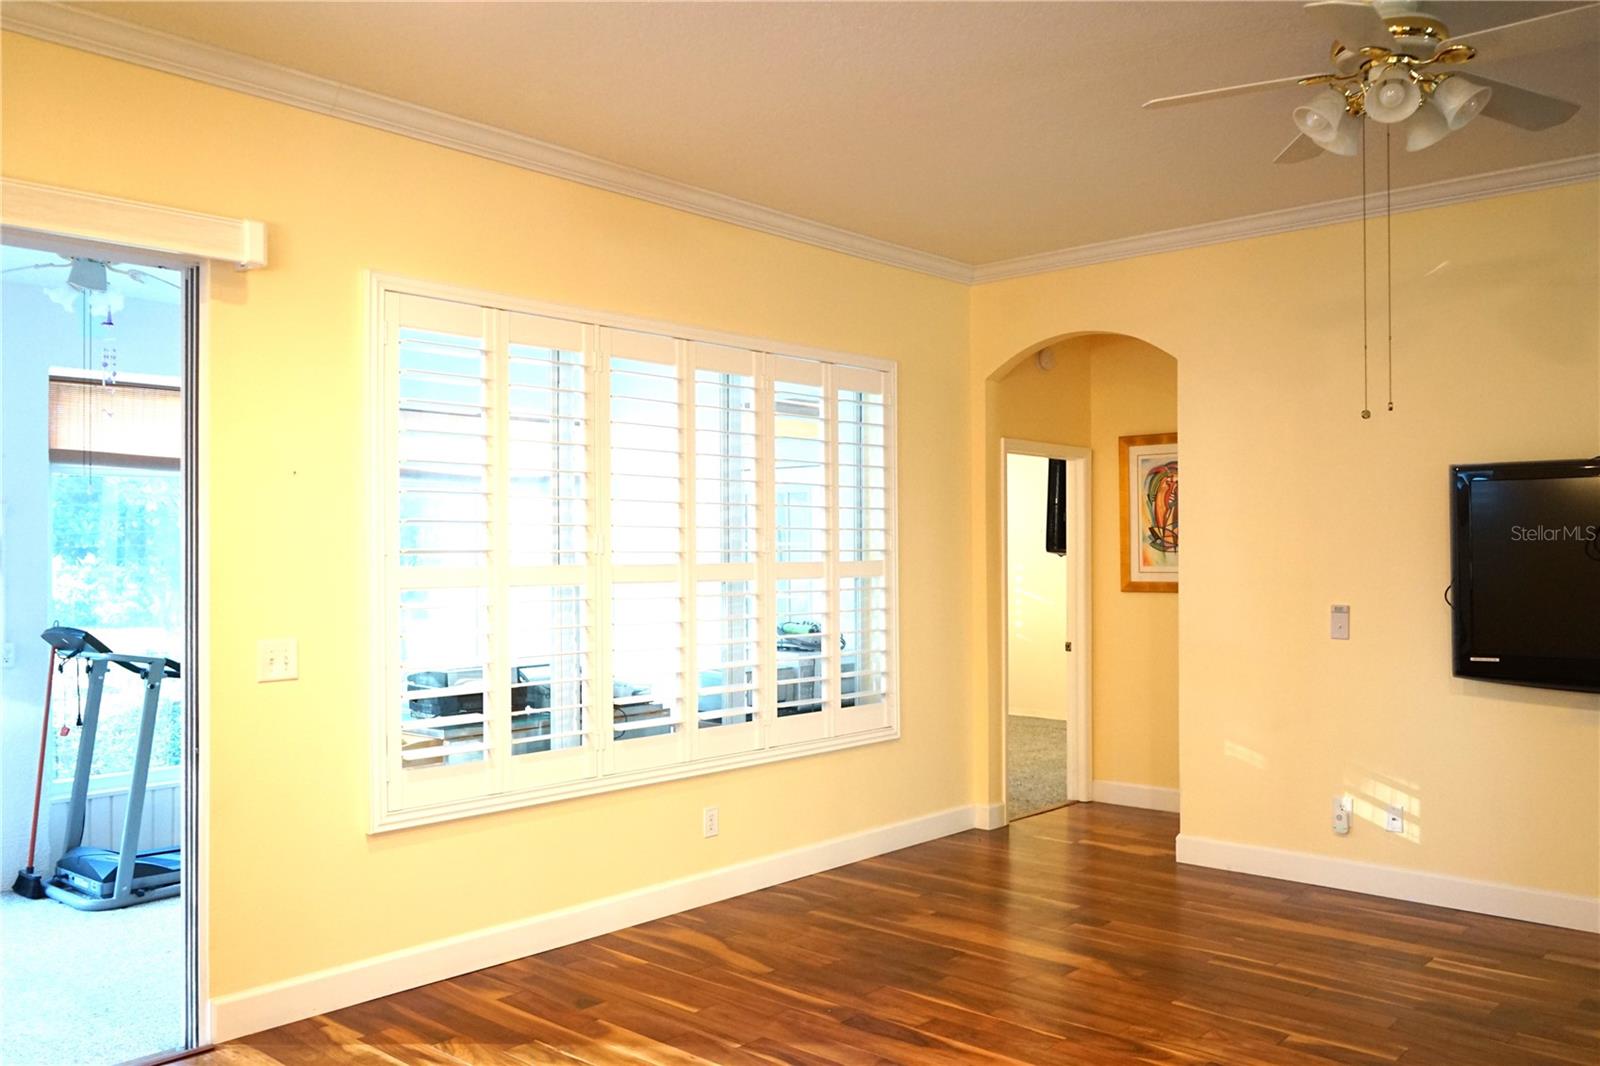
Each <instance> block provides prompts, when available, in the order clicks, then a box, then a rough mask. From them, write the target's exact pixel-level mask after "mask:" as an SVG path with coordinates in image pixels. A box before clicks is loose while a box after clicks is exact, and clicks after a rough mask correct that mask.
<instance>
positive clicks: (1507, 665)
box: [1450, 457, 1600, 692]
mask: <svg viewBox="0 0 1600 1066" xmlns="http://www.w3.org/2000/svg"><path fill="white" fill-rule="evenodd" d="M1450 522H1451V525H1450V529H1451V536H1450V541H1451V557H1452V574H1451V593H1452V596H1451V606H1452V607H1453V609H1454V620H1453V630H1454V639H1453V645H1454V672H1455V675H1456V676H1457V677H1470V678H1478V679H1481V680H1485V681H1503V682H1507V683H1510V684H1517V685H1537V686H1539V687H1541V688H1559V689H1570V690H1572V691H1575V692H1600V457H1597V458H1595V459H1562V460H1553V461H1549V462H1537V463H1479V464H1472V465H1463V466H1453V467H1451V468H1450Z"/></svg>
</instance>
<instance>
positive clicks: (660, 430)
mask: <svg viewBox="0 0 1600 1066" xmlns="http://www.w3.org/2000/svg"><path fill="white" fill-rule="evenodd" d="M601 344H602V347H603V350H604V351H605V353H606V373H607V395H608V397H609V403H610V407H609V412H608V416H607V420H606V432H607V434H608V454H609V456H610V463H609V467H608V469H607V475H608V479H609V482H610V492H609V494H608V499H609V508H610V512H609V520H610V526H611V538H610V544H609V556H610V564H611V565H610V574H609V578H610V594H609V610H610V625H609V627H608V629H609V633H610V659H609V665H610V672H609V677H610V686H611V703H612V709H611V735H610V738H609V739H610V749H609V752H608V763H607V769H608V770H609V771H610V772H612V773H618V772H627V771H637V770H644V769H650V768H654V767H660V766H666V765H671V764H673V763H676V762H679V761H681V760H682V759H683V757H684V755H685V753H686V750H687V749H686V747H685V739H684V734H685V714H684V708H685V706H686V697H687V693H686V691H685V690H686V685H687V680H686V674H687V668H686V665H685V664H686V657H687V652H688V647H689V644H688V639H687V634H686V625H685V614H686V609H685V601H686V599H687V598H688V597H687V590H686V580H687V579H686V567H685V565H684V552H685V548H686V544H685V541H686V539H687V538H686V531H685V526H686V524H687V523H686V514H687V500H686V495H687V494H686V491H685V482H686V478H685V474H684V470H685V463H686V458H685V447H684V436H685V432H684V428H685V412H684V406H685V401H684V393H685V388H686V386H685V382H684V375H683V373H682V370H681V367H680V364H681V362H682V360H681V355H682V352H681V350H680V349H681V344H680V342H678V341H677V340H675V339H673V338H671V337H664V336H661V335H659V334H653V333H641V332H637V331H634V330H621V329H606V330H602V331H601Z"/></svg>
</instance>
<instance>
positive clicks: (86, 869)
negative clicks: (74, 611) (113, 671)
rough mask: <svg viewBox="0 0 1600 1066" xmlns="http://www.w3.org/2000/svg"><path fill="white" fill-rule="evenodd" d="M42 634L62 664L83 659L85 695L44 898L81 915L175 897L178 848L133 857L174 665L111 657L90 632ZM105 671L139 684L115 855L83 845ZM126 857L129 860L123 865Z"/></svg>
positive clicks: (136, 853) (179, 861) (53, 630)
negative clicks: (58, 844)
mask: <svg viewBox="0 0 1600 1066" xmlns="http://www.w3.org/2000/svg"><path fill="white" fill-rule="evenodd" d="M41 636H42V637H43V638H44V640H45V642H46V643H48V644H49V645H50V646H51V647H52V648H54V649H56V652H57V653H58V654H59V655H60V657H61V658H62V659H82V660H83V661H84V662H86V663H88V664H89V692H88V696H87V698H86V699H85V702H84V707H83V727H82V731H81V732H80V733H79V735H78V762H77V766H76V767H75V768H74V771H73V777H72V800H71V803H70V805H69V806H68V808H67V835H66V842H65V845H64V851H63V852H62V855H61V858H60V860H58V861H57V862H56V872H55V874H54V875H53V876H52V877H51V878H50V880H49V881H48V882H46V883H45V886H44V890H45V894H46V895H48V896H49V897H50V898H51V899H54V900H58V901H59V902H61V903H65V904H66V905H67V906H69V907H76V908H77V909H78V910H81V911H109V910H115V909H117V908H118V907H129V906H132V905H134V904H136V903H149V902H150V901H151V900H157V899H166V898H167V897H169V896H176V895H177V894H178V892H179V889H180V887H181V886H180V884H179V882H180V880H181V879H182V851H181V849H179V848H157V849H153V850H151V851H140V850H139V829H140V826H141V824H142V823H143V821H144V800H145V785H146V782H147V781H148V779H149V776H150V753H151V748H152V746H153V744H154V741H155V732H156V711H157V708H158V706H159V704H160V702H161V683H162V682H163V681H165V680H166V679H167V678H176V677H177V676H179V675H178V664H177V663H176V662H175V661H173V660H172V659H164V658H160V657H159V656H149V655H118V654H116V653H115V652H113V651H112V650H111V649H110V648H108V647H106V645H105V643H104V642H102V641H101V640H100V639H99V638H97V637H96V636H95V635H94V634H92V633H89V632H87V631H86V630H82V629H71V628H68V627H66V626H57V627H54V628H51V629H47V630H45V631H44V632H43V633H42V634H41ZM112 666H117V667H119V668H121V669H123V670H128V671H131V672H132V673H135V674H137V675H138V676H139V677H140V678H141V679H142V680H143V681H144V706H143V710H142V712H141V715H140V718H139V744H138V747H137V748H136V749H135V753H134V759H133V773H132V780H131V781H130V782H129V785H128V806H127V812H126V814H125V816H124V817H123V820H122V843H121V847H120V848H118V849H117V850H115V851H113V850H111V849H109V848H92V847H84V846H83V824H84V816H85V814H86V813H87V808H88V802H89V776H90V773H91V772H92V770H93V765H94V739H95V729H96V727H97V726H98V725H99V722H100V695H101V692H102V691H103V690H104V688H105V680H106V671H107V670H109V669H110V668H111V667H112ZM127 857H131V859H132V861H125V858H127Z"/></svg>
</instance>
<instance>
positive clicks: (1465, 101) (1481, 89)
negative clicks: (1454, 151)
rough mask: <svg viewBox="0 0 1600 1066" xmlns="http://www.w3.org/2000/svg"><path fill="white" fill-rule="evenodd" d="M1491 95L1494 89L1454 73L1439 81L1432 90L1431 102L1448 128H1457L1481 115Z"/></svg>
mask: <svg viewBox="0 0 1600 1066" xmlns="http://www.w3.org/2000/svg"><path fill="white" fill-rule="evenodd" d="M1493 95H1494V90H1492V89H1490V88H1489V87H1488V86H1487V85H1479V84H1478V83H1477V82H1475V81H1468V80H1467V79H1466V78H1463V77H1461V75H1459V74H1455V75H1451V76H1450V77H1448V78H1444V79H1442V80H1441V81H1440V82H1439V87H1438V88H1437V89H1435V90H1434V91H1433V102H1434V103H1435V104H1437V105H1438V107H1439V111H1440V113H1441V114H1442V115H1443V116H1444V120H1445V122H1446V123H1448V124H1449V126H1450V128H1451V129H1452V130H1458V129H1460V128H1461V127H1462V126H1465V125H1466V124H1467V123H1469V122H1471V121H1472V120H1473V119H1475V118H1477V117H1478V116H1479V115H1481V114H1482V113H1483V109H1484V108H1486V107H1488V106H1489V99H1490V97H1492V96H1493Z"/></svg>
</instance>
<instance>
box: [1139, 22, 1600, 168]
mask: <svg viewBox="0 0 1600 1066" xmlns="http://www.w3.org/2000/svg"><path fill="white" fill-rule="evenodd" d="M1305 10H1306V11H1307V12H1308V13H1309V14H1310V15H1311V16H1312V17H1313V18H1315V19H1317V20H1318V21H1319V22H1320V23H1321V24H1322V26H1323V27H1324V28H1325V29H1326V30H1328V31H1329V32H1331V33H1332V35H1333V47H1332V49H1331V50H1330V52H1329V63H1330V65H1331V66H1332V68H1333V69H1332V70H1331V71H1326V72H1322V73H1314V74H1305V75H1300V76H1297V77H1292V78H1274V79H1272V80H1270V81H1257V82H1250V83H1248V84H1245V85H1231V86H1228V87H1227V88H1223V89H1208V90H1206V91H1204V92H1197V93H1183V94H1182V95H1179V96H1163V97H1159V98H1157V99H1155V100H1149V101H1146V103H1145V105H1144V106H1145V107H1172V106H1175V105H1178V104H1192V103H1197V102H1199V101H1202V100H1216V99H1220V98H1223V97H1229V96H1242V95H1244V94H1247V93H1258V92H1269V91H1273V90H1277V89H1287V88H1294V87H1298V86H1312V85H1317V86H1326V88H1321V89H1318V90H1317V91H1316V93H1315V95H1314V96H1312V98H1311V99H1309V100H1307V101H1306V102H1305V103H1304V104H1301V105H1300V106H1299V107H1297V108H1295V109H1294V112H1293V117H1294V123H1295V126H1296V127H1297V128H1298V129H1299V130H1300V134H1299V136H1297V137H1296V138H1295V139H1294V140H1292V141H1290V142H1289V144H1288V146H1287V147H1286V148H1284V150H1283V151H1281V152H1279V153H1278V156H1277V158H1276V160H1275V162H1278V163H1299V162H1302V161H1304V160H1307V159H1313V158H1315V157H1316V156H1317V155H1318V154H1319V153H1321V152H1324V151H1325V152H1331V153H1333V154H1334V155H1355V154H1356V152H1357V151H1358V150H1359V148H1360V144H1361V131H1362V129H1363V128H1364V127H1363V125H1362V119H1363V118H1369V119H1372V120H1373V121H1374V122H1382V123H1385V124H1390V125H1395V124H1398V129H1399V131H1400V132H1403V133H1404V135H1405V147H1406V150H1407V151H1411V152H1416V151H1421V150H1422V149H1424V148H1427V147H1429V146H1430V145H1434V144H1437V143H1438V142H1439V141H1441V140H1443V139H1444V138H1445V137H1446V136H1448V135H1449V134H1451V133H1453V132H1455V131H1456V130H1459V129H1461V128H1462V127H1463V126H1465V125H1466V124H1467V123H1469V122H1471V121H1472V120H1473V119H1474V118H1476V117H1477V116H1479V115H1483V116H1484V117H1486V118H1490V119H1495V120H1497V121H1500V122H1506V123H1509V124H1511V125H1513V126H1517V127H1520V128H1521V129H1525V130H1544V129H1549V128H1550V127H1552V126H1557V125H1560V124H1561V123H1563V122H1565V121H1567V119H1569V118H1571V117H1572V116H1573V115H1575V114H1577V113H1578V110H1579V106H1578V105H1577V104H1573V103H1569V102H1568V101H1566V100H1561V99H1558V98H1557V97H1554V96H1546V95H1544V94H1543V93H1536V92H1533V91H1531V90H1529V89H1521V88H1518V87H1517V86H1515V85H1507V84H1506V83H1504V82H1499V81H1493V80H1491V79H1489V78H1485V77H1481V76H1479V75H1478V74H1477V73H1476V72H1474V73H1473V76H1472V78H1471V79H1468V78H1466V77H1464V76H1463V75H1462V74H1461V73H1460V71H1461V68H1462V67H1463V66H1464V65H1465V64H1467V63H1470V62H1472V61H1473V60H1475V59H1480V58H1481V59H1482V60H1485V61H1489V60H1500V59H1507V58H1511V57H1513V56H1520V55H1527V54H1530V53H1534V52H1542V51H1548V50H1552V49H1556V48H1567V47H1572V46H1574V45H1581V44H1585V43H1589V42H1592V41H1594V40H1595V39H1596V36H1597V33H1600V3H1590V4H1584V5H1582V6H1579V7H1572V8H1567V9H1566V10H1564V11H1557V12H1554V13H1552V14H1545V15H1538V16H1535V17H1533V18H1529V19H1522V20H1520V21H1518V22H1510V23H1506V24H1505V25H1502V26H1493V27H1490V28H1488V29H1483V30H1476V31H1474V32H1472V33H1464V34H1461V35H1459V36H1454V37H1453V36H1451V35H1450V31H1449V29H1448V28H1447V27H1446V26H1445V24H1444V23H1443V22H1441V21H1440V20H1439V19H1437V18H1435V17H1433V16H1432V15H1429V14H1428V13H1427V12H1426V10H1425V5H1424V4H1422V3H1420V2H1418V0H1372V2H1370V3H1368V2H1366V0H1316V2H1314V3H1309V4H1306V5H1305Z"/></svg>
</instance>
